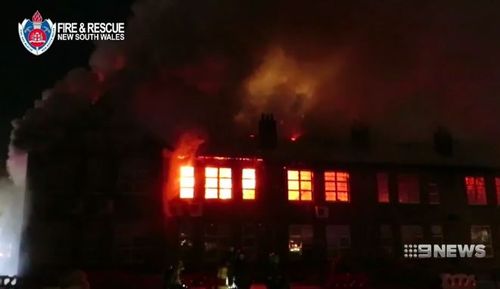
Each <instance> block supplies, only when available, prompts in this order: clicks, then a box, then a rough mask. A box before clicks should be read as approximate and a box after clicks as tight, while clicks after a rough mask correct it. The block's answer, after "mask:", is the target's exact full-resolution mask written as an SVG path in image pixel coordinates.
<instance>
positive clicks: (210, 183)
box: [205, 178, 218, 188]
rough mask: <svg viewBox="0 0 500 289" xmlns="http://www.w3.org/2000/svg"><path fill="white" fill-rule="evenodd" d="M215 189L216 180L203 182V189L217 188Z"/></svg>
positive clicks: (210, 179) (209, 179)
mask: <svg viewBox="0 0 500 289" xmlns="http://www.w3.org/2000/svg"><path fill="white" fill-rule="evenodd" d="M217 187H218V182H217V179H214V178H207V179H206V180H205V188H217Z"/></svg>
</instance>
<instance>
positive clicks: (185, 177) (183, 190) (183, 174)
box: [179, 166, 194, 199]
mask: <svg viewBox="0 0 500 289" xmlns="http://www.w3.org/2000/svg"><path fill="white" fill-rule="evenodd" d="M179 196H180V198H181V199H192V198H194V167H192V166H182V167H181V170H180V193H179Z"/></svg>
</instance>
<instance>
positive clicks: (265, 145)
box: [259, 113, 278, 150]
mask: <svg viewBox="0 0 500 289" xmlns="http://www.w3.org/2000/svg"><path fill="white" fill-rule="evenodd" d="M277 142H278V132H277V129H276V121H275V120H274V116H273V115H272V114H265V113H263V114H262V115H261V117H260V121H259V147H260V148H261V149H268V150H270V149H275V148H276V145H277Z"/></svg>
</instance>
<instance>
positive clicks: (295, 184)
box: [288, 181, 299, 190]
mask: <svg viewBox="0 0 500 289" xmlns="http://www.w3.org/2000/svg"><path fill="white" fill-rule="evenodd" d="M288 190H299V181H288Z"/></svg>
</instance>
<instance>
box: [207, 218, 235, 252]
mask: <svg viewBox="0 0 500 289" xmlns="http://www.w3.org/2000/svg"><path fill="white" fill-rule="evenodd" d="M230 235H231V234H230V228H229V226H228V225H226V224H207V225H206V226H205V234H204V238H203V248H204V252H205V258H206V259H207V260H211V261H214V260H217V259H218V258H220V257H222V255H223V254H224V253H225V252H227V250H228V249H229V245H230Z"/></svg>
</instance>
